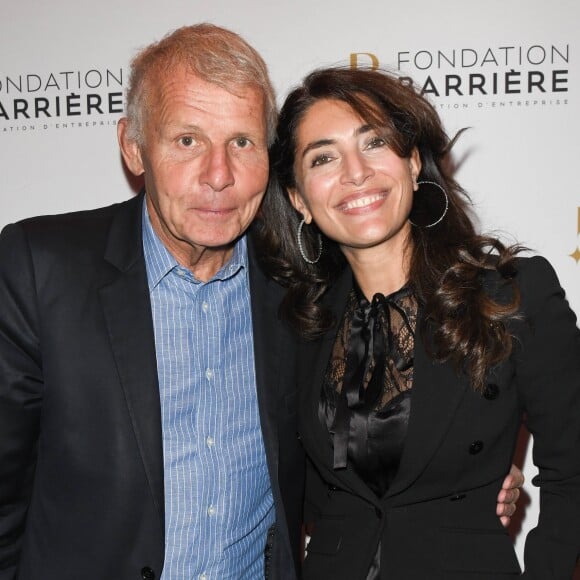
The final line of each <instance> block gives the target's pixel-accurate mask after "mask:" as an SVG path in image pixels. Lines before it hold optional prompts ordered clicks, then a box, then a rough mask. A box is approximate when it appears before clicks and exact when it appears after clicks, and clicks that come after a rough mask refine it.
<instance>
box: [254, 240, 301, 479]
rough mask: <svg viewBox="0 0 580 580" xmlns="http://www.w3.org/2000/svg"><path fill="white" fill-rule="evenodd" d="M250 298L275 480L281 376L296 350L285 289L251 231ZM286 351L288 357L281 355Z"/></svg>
mask: <svg viewBox="0 0 580 580" xmlns="http://www.w3.org/2000/svg"><path fill="white" fill-rule="evenodd" d="M248 256H249V278H250V300H251V308H252V328H253V335H254V361H255V368H256V389H257V395H258V407H259V410H260V421H261V425H262V432H263V437H264V446H265V449H266V456H267V458H268V468H269V470H270V477H271V479H272V481H273V482H276V481H278V421H277V417H276V412H277V408H278V397H279V388H280V380H281V379H282V377H283V372H284V365H285V364H286V363H287V360H286V357H291V356H292V353H293V352H294V350H293V347H292V345H291V344H290V343H289V340H288V336H287V333H285V332H283V325H282V322H281V321H280V317H279V315H278V306H279V303H280V300H281V298H282V296H283V295H284V289H283V288H281V287H280V286H278V285H277V284H276V283H275V282H274V281H272V280H269V279H268V278H267V277H266V275H265V274H264V272H263V271H262V269H261V268H260V266H259V265H258V261H257V258H256V248H255V247H254V241H253V238H252V236H251V235H248ZM282 355H284V357H285V358H283V357H282Z"/></svg>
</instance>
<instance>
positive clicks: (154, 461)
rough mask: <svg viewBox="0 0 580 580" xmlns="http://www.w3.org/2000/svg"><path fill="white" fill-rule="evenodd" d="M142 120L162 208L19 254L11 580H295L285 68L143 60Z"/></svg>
mask: <svg viewBox="0 0 580 580" xmlns="http://www.w3.org/2000/svg"><path fill="white" fill-rule="evenodd" d="M127 100H128V102H127V118H126V119H122V120H121V121H120V123H119V126H118V134H119V143H120V147H121V151H122V154H123V158H124V160H125V163H126V165H127V166H128V168H129V169H130V170H131V171H132V172H133V173H134V174H136V175H141V174H143V175H144V180H145V191H146V193H145V194H142V195H140V196H138V197H136V198H135V199H132V200H130V201H128V202H125V203H121V204H118V205H114V206H111V207H108V208H103V209H99V210H94V211H88V212H79V213H75V214H68V215H61V216H52V217H43V218H34V219H31V220H25V221H24V222H21V223H19V224H15V225H11V226H8V227H7V228H6V229H5V230H4V232H3V233H2V236H1V238H0V304H1V305H2V307H1V309H0V580H8V579H14V578H16V577H18V578H19V580H37V579H41V578H42V580H57V579H58V580H68V579H70V580H73V579H74V580H78V579H80V578H82V579H83V580H91V579H94V580H109V579H112V580H125V579H127V580H131V579H134V580H137V579H139V578H142V579H144V580H153V579H159V578H163V579H164V580H174V579H175V580H177V579H182V578H188V579H191V578H199V579H200V580H203V579H219V580H224V579H226V578H231V579H236V580H238V579H248V580H250V579H251V580H253V579H256V578H263V577H264V576H265V577H266V578H276V579H294V578H295V577H296V575H297V568H298V561H299V554H300V544H299V537H300V521H301V505H302V489H303V456H302V451H301V448H300V445H299V441H298V439H297V436H296V422H295V407H296V405H295V389H296V384H295V379H294V369H293V364H292V360H293V342H292V336H291V335H290V333H289V332H288V331H287V330H286V328H285V327H284V326H283V325H282V324H281V323H280V322H279V321H278V320H277V307H278V303H279V300H280V297H281V295H282V293H283V290H282V289H281V288H279V287H277V286H276V285H275V284H274V283H272V282H269V281H268V280H266V278H265V277H264V275H263V274H262V272H261V271H260V269H259V268H258V267H257V262H256V249H255V247H254V245H253V238H252V234H251V232H250V233H249V234H248V235H245V232H246V230H247V229H248V227H249V226H250V223H251V222H252V220H253V218H254V216H255V214H256V212H257V210H258V206H259V204H260V201H261V199H262V196H263V194H264V191H265V189H266V184H267V178H268V160H267V146H268V142H269V141H271V139H272V137H273V135H274V126H275V119H276V112H275V99H274V94H273V91H272V88H271V85H270V81H269V79H268V76H267V71H266V67H265V65H264V62H263V61H262V59H261V58H260V56H259V55H258V54H257V53H256V52H255V51H254V50H253V49H252V48H251V47H250V46H248V45H247V44H246V43H245V42H244V41H243V40H242V39H241V38H240V37H238V36H237V35H235V34H233V33H231V32H229V31H227V30H223V29H221V28H218V27H214V26H211V25H198V26H192V27H187V28H183V29H180V30H177V31H175V32H174V33H173V34H171V35H170V36H168V37H166V38H165V39H164V40H162V41H161V42H159V43H157V44H154V45H152V46H150V47H148V48H146V49H145V50H144V51H143V52H142V53H140V54H139V55H138V56H137V58H136V59H135V61H134V62H133V65H132V74H131V79H130V84H129V89H128V99H127ZM516 493H517V492H516ZM509 495H510V494H509V493H508V496H509ZM509 500H513V493H512V494H511V497H508V501H509ZM512 507H513V506H511V505H508V506H506V507H502V508H501V509H504V510H507V511H506V513H507V512H509V511H511V509H512Z"/></svg>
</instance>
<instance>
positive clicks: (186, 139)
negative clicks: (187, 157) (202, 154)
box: [179, 136, 194, 147]
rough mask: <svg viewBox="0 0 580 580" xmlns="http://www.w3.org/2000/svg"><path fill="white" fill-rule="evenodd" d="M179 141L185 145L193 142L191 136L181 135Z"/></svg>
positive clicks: (188, 145)
mask: <svg viewBox="0 0 580 580" xmlns="http://www.w3.org/2000/svg"><path fill="white" fill-rule="evenodd" d="M179 141H180V143H181V144H182V145H184V146H185V147H191V146H192V145H193V143H194V140H193V137H190V136H186V137H182V138H181V139H180V140H179Z"/></svg>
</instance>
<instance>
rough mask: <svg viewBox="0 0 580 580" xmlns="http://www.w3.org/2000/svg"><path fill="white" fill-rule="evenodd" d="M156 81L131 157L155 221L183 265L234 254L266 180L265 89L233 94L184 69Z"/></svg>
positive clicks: (166, 242) (157, 228)
mask: <svg viewBox="0 0 580 580" xmlns="http://www.w3.org/2000/svg"><path fill="white" fill-rule="evenodd" d="M156 82H157V83H158V84H157V86H156V87H154V90H153V91H152V93H151V95H150V97H149V98H150V102H149V112H148V113H147V115H146V117H145V119H144V128H143V144H142V145H141V146H140V147H136V146H135V151H136V157H137V158H138V159H137V161H136V166H135V165H133V166H131V163H128V164H129V166H130V168H131V170H132V171H133V172H134V173H142V172H144V173H145V188H146V191H147V204H148V210H149V215H150V218H151V223H152V225H153V228H154V229H155V231H156V233H157V235H158V236H159V237H160V239H161V241H162V242H163V243H164V245H165V246H166V247H167V249H168V250H169V251H170V252H171V253H172V254H173V256H174V257H175V258H176V259H177V260H178V261H179V262H180V263H181V264H183V265H184V266H190V265H191V264H193V263H195V262H196V261H197V260H198V259H199V256H200V255H202V254H205V255H210V256H211V255H212V254H214V253H215V254H216V255H221V256H222V257H223V256H224V255H225V256H226V257H229V253H230V252H231V250H232V247H233V242H235V240H236V239H237V238H238V237H239V236H240V235H241V234H242V233H243V232H244V231H245V230H246V229H247V228H248V226H249V225H250V223H251V222H252V220H253V219H254V217H255V215H256V212H257V211H258V207H259V205H260V202H261V200H262V197H263V195H264V191H265V189H266V185H267V181H268V150H267V142H266V123H265V115H264V99H263V95H262V94H261V92H260V91H259V90H258V89H255V88H253V87H242V88H239V89H238V90H236V94H235V95H234V94H232V93H229V92H228V91H226V90H225V89H223V88H221V87H219V86H217V85H214V84H211V83H208V82H206V81H204V80H202V79H200V78H199V77H197V76H195V75H194V74H192V73H190V72H187V71H186V70H179V69H178V70H176V71H173V72H172V73H170V74H166V75H165V78H163V79H160V80H159V81H156ZM125 159H126V160H127V156H126V155H125ZM208 250H209V252H208Z"/></svg>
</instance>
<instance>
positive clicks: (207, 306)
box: [201, 302, 209, 312]
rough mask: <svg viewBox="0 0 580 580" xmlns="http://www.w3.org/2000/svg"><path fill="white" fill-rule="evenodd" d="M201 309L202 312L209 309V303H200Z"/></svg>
mask: <svg viewBox="0 0 580 580" xmlns="http://www.w3.org/2000/svg"><path fill="white" fill-rule="evenodd" d="M201 309H202V310H203V311H204V312H207V311H208V310H209V304H208V303H207V302H204V303H203V304H202V305H201Z"/></svg>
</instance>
